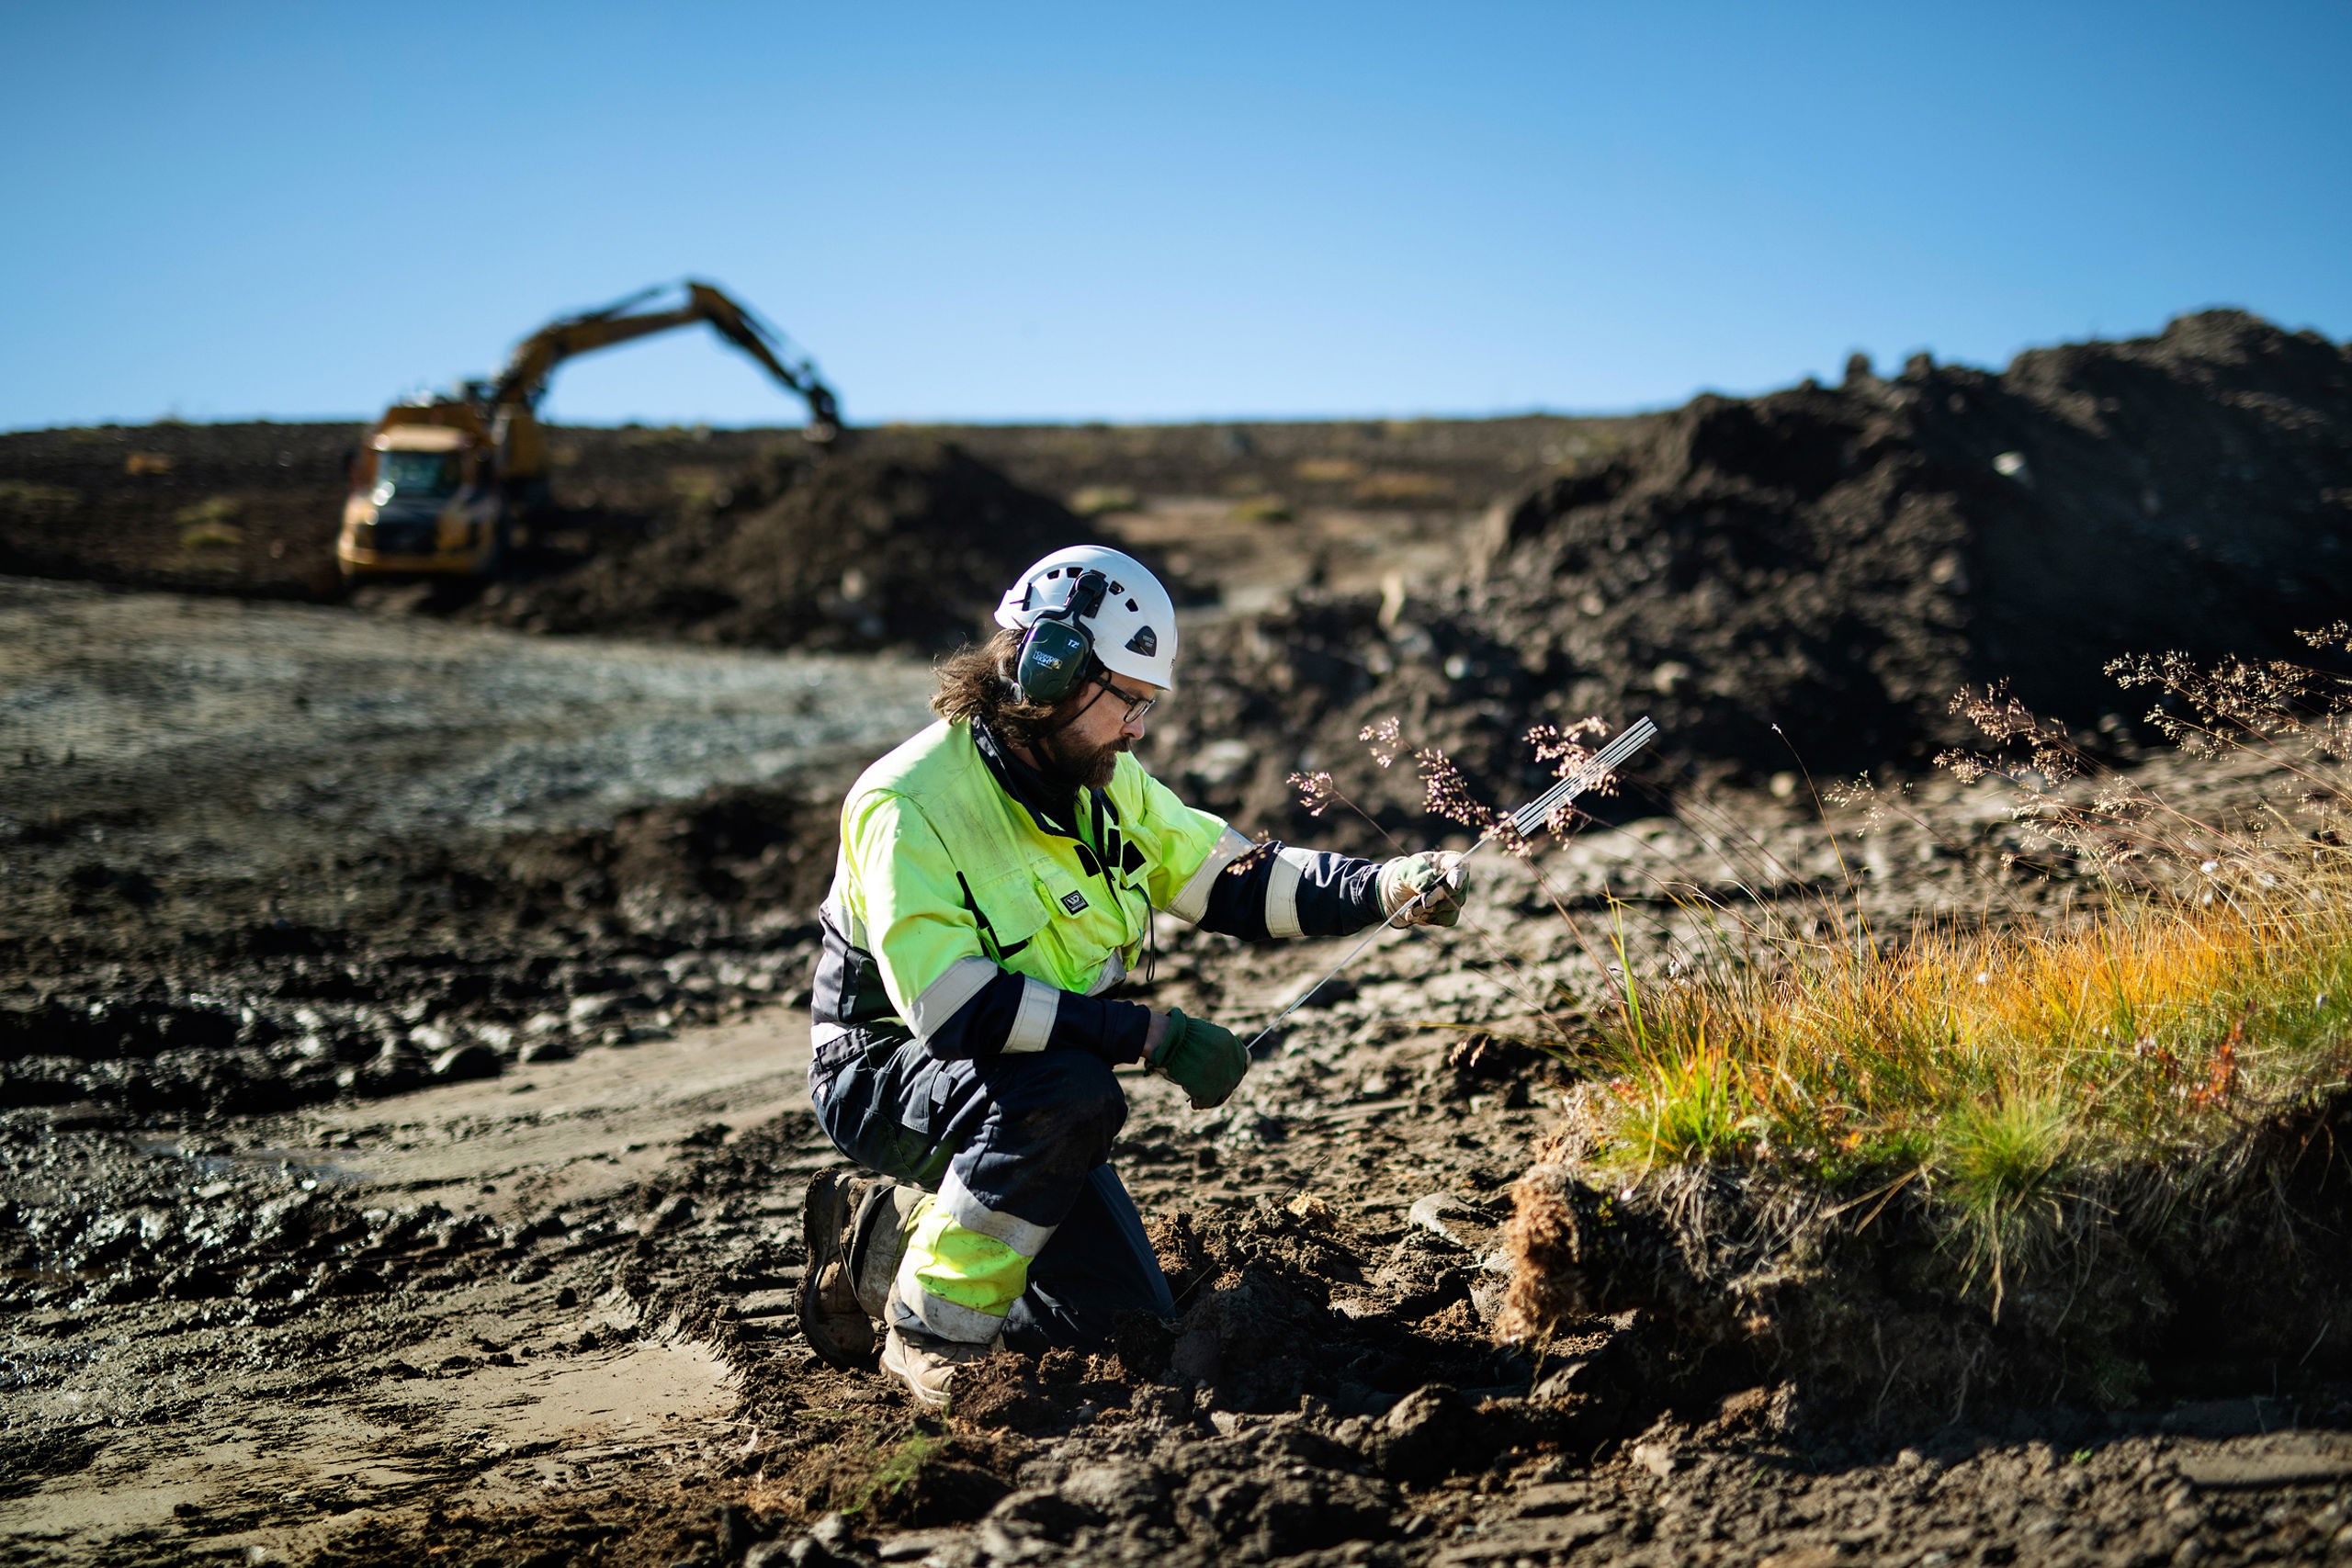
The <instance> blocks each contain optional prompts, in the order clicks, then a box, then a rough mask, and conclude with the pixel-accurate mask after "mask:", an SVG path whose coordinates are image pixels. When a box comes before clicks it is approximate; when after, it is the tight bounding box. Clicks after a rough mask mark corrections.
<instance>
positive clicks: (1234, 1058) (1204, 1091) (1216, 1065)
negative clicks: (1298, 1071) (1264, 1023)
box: [1148, 1008, 1250, 1111]
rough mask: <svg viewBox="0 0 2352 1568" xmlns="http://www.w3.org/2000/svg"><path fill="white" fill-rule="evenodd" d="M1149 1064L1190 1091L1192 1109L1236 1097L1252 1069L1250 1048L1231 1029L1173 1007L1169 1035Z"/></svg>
mask: <svg viewBox="0 0 2352 1568" xmlns="http://www.w3.org/2000/svg"><path fill="white" fill-rule="evenodd" d="M1148 1066H1150V1068H1151V1070H1152V1071H1153V1072H1155V1073H1158V1074H1159V1075H1161V1076H1162V1077H1166V1078H1169V1079H1170V1080H1172V1081H1173V1082H1174V1083H1175V1085H1176V1087H1177V1088H1179V1089H1182V1090H1183V1091H1184V1092H1185V1093H1186V1094H1188V1095H1190V1096H1191V1097H1192V1100H1193V1110H1195V1111H1206V1110H1207V1109H1208V1108H1209V1107H1210V1106H1212V1105H1223V1104H1224V1103H1225V1102H1226V1101H1227V1100H1230V1099H1231V1098H1233V1091H1234V1089H1235V1088H1237V1087H1238V1085H1239V1084H1240V1082H1241V1075H1242V1074H1244V1073H1246V1072H1248V1071H1249V1070H1250V1052H1249V1049H1248V1048H1247V1047H1246V1046H1244V1045H1243V1044H1242V1043H1241V1038H1240V1036H1238V1035H1237V1034H1235V1033H1234V1032H1233V1031H1231V1030H1230V1029H1219V1028H1218V1027H1217V1026H1216V1024H1214V1023H1211V1022H1210V1021H1208V1020H1207V1019H1204V1018H1187V1017H1185V1016H1184V1014H1183V1012H1182V1010H1180V1009H1177V1008H1170V1009H1169V1010H1168V1037H1167V1038H1166V1039H1165V1040H1162V1041H1161V1042H1160V1043H1159V1049H1158V1050H1157V1051H1154V1052H1153V1053H1152V1054H1151V1060H1150V1062H1149V1064H1148Z"/></svg>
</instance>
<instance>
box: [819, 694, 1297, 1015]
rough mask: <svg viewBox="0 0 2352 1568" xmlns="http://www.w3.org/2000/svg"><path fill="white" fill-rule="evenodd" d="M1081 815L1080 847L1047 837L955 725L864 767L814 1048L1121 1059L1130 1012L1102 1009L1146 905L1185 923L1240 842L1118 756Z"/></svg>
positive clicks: (852, 801)
mask: <svg viewBox="0 0 2352 1568" xmlns="http://www.w3.org/2000/svg"><path fill="white" fill-rule="evenodd" d="M1079 809H1080V811H1082V812H1083V813H1084V815H1085V817H1086V818H1087V819H1086V820H1083V821H1080V822H1079V823H1076V824H1074V825H1073V826H1074V827H1075V828H1076V829H1077V836H1075V837H1072V836H1069V835H1065V834H1062V833H1058V832H1055V831H1053V830H1052V829H1049V828H1048V827H1047V826H1046V825H1045V824H1044V823H1043V822H1041V821H1040V820H1039V818H1038V817H1037V816H1036V814H1035V813H1034V812H1033V811H1032V810H1031V809H1030V808H1029V807H1026V806H1024V805H1023V804H1022V803H1021V802H1019V801H1017V800H1015V799H1014V798H1013V797H1012V795H1010V794H1008V793H1007V792H1006V790H1005V788H1004V787H1003V786H1002V785H1001V784H1000V783H999V780H998V778H997V775H996V774H995V773H993V772H991V770H990V768H989V763H988V761H987V760H986V759H985V758H983V757H982V756H981V754H980V750H979V748H978V746H977V745H976V744H975V741H974V737H973V733H972V730H971V728H970V727H969V726H968V725H965V724H947V723H944V722H943V723H939V724H934V725H933V726H931V727H930V728H927V729H925V730H923V731H922V733H921V734H919V735H917V736H915V737H914V738H913V739H910V740H909V741H907V742H906V743H905V744H904V745H902V746H900V747H899V748H898V750H894V751H892V752H891V753H890V754H889V755H888V756H886V757H884V758H883V759H882V760H881V761H877V762H876V763H875V764H874V765H873V766H872V767H870V768H868V769H867V770H866V771H865V773H864V774H863V775H862V776H861V777H860V778H859V779H858V781H857V784H856V785H855V786H854V788H853V789H852V790H851V791H850V794H849V798H848V799H847V800H846V801H844V802H843V804H842V842H841V852H840V857H839V859H838V860H837V861H836V862H835V864H834V872H833V886H832V890H831V893H830V894H829V895H828V896H827V898H826V900H825V907H824V910H823V914H822V925H823V929H824V938H825V951H824V953H823V954H822V955H821V956H820V959H819V964H818V976H817V985H816V987H815V995H814V996H813V997H812V998H811V1001H812V1008H813V1010H814V1012H815V1015H816V1021H817V1032H818V1038H817V1043H818V1045H819V1048H820V1050H821V1049H822V1048H823V1046H824V1045H825V1044H826V1043H828V1042H829V1041H830V1040H831V1039H832V1038H835V1037H837V1036H838V1035H839V1034H841V1033H842V1032H845V1031H848V1030H852V1029H876V1028H881V1029H886V1030H888V1029H893V1028H894V1026H895V1028H896V1029H903V1030H904V1031H905V1032H908V1033H910V1034H912V1035H913V1036H914V1037H916V1038H917V1039H919V1040H922V1041H923V1042H924V1043H925V1044H926V1045H927V1046H929V1047H930V1048H931V1049H932V1050H933V1053H934V1054H936V1055H949V1056H981V1055H994V1054H995V1053H996V1052H998V1051H1000V1050H1001V1051H1039V1050H1044V1049H1046V1047H1047V1046H1048V1045H1058V1044H1084V1045H1087V1046H1089V1047H1090V1048H1092V1049H1096V1050H1099V1051H1103V1052H1104V1054H1106V1055H1115V1056H1117V1057H1119V1058H1120V1059H1133V1056H1134V1055H1136V1053H1137V1052H1139V1051H1140V1048H1141V1044H1142V1032H1143V1028H1144V1025H1145V1023H1146V1021H1147V1020H1146V1017H1145V1014H1144V1010H1143V1009H1141V1008H1139V1007H1136V1006H1135V1005H1134V1004H1132V1003H1118V1002H1104V1001H1102V1000H1099V999H1098V998H1102V996H1103V993H1104V992H1105V991H1108V990H1109V989H1110V988H1111V987H1113V986H1114V985H1116V984H1117V983H1118V982H1119V981H1120V980H1121V979H1123V978H1124V977H1125V975H1126V973H1127V971H1128V969H1129V968H1131V967H1132V966H1133V965H1134V964H1136V961H1137V959H1138V957H1139V955H1140V953H1141V951H1142V947H1143V944H1144V942H1145V941H1146V938H1147V935H1148V931H1149V926H1150V920H1151V917H1152V912H1153V911H1154V910H1155V909H1160V910H1166V911H1167V912H1169V913H1170V914H1172V915H1175V916H1177V917H1178V918H1179V919H1185V920H1188V921H1195V922H1197V921H1198V920H1199V919H1201V917H1202V915H1203V914H1204V912H1205V911H1206V909H1207V908H1208V903H1209V896H1210V892H1211V888H1212V885H1213V884H1214V883H1215V882H1216V879H1217V877H1218V874H1220V873H1221V872H1223V871H1224V870H1226V868H1227V867H1228V866H1230V865H1231V864H1232V863H1233V862H1234V861H1235V860H1236V859H1238V857H1240V856H1241V855H1243V854H1244V853H1246V852H1249V851H1250V848H1251V847H1252V846H1251V845H1250V840H1247V839H1245V838H1243V837H1242V836H1241V835H1240V834H1239V833H1237V832H1235V831H1234V830H1233V829H1231V828H1228V827H1227V825H1226V824H1225V822H1224V821H1223V820H1222V819H1220V818H1216V817H1214V816H1212V815H1210V814H1209V813H1208V812H1205V811H1198V810H1194V809H1193V807H1188V806H1186V805H1185V804H1184V803H1183V802H1182V801H1180V800H1178V799H1177V798H1176V796H1175V795H1174V794H1173V793H1171V792H1170V790H1169V789H1168V788H1167V787H1166V786H1165V785H1163V784H1160V783H1159V781H1158V780H1156V779H1154V778H1153V777H1152V776H1151V775H1150V774H1149V773H1146V772H1145V771H1144V769H1143V766H1142V764H1141V763H1139V762H1137V761H1136V760H1135V759H1134V757H1132V756H1129V755H1122V756H1121V757H1120V758H1119V759H1118V762H1117V766H1116V769H1115V771H1114V773H1113V774H1112V778H1111V783H1110V785H1109V787H1108V788H1106V789H1102V790H1089V791H1083V792H1080V795H1079ZM1290 880H1291V882H1292V883H1293V884H1294V885H1295V883H1296V881H1297V874H1296V872H1295V870H1294V872H1293V874H1292V876H1291V878H1290ZM1057 1032H1059V1035H1060V1038H1058V1039H1057ZM1106 1047H1108V1049H1106Z"/></svg>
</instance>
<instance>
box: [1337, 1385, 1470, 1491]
mask: <svg viewBox="0 0 2352 1568" xmlns="http://www.w3.org/2000/svg"><path fill="white" fill-rule="evenodd" d="M1477 1427H1478V1414H1477V1412H1476V1411H1475V1410H1473V1409H1472V1408H1471V1406H1470V1402H1469V1401H1468V1400H1466V1399H1464V1398H1463V1397H1462V1395H1461V1394H1460V1393H1458V1392H1456V1391H1455V1390H1453V1389H1452V1388H1450V1387H1448V1386H1447V1385H1445V1384H1444V1383H1429V1384H1427V1385H1425V1386H1423V1387H1421V1388H1418V1389H1416V1390H1414V1391H1413V1392H1412V1393H1408V1394H1407V1395H1406V1396H1405V1397H1404V1398H1403V1399H1400V1400H1398V1401H1397V1404H1396V1405H1395V1407H1394V1408H1392V1409H1391V1410H1390V1411H1389V1412H1388V1414H1387V1415H1385V1416H1382V1417H1381V1419H1380V1424H1379V1425H1378V1426H1377V1427H1374V1429H1373V1433H1372V1436H1371V1438H1370V1439H1369V1440H1368V1441H1367V1442H1366V1444H1365V1452H1366V1456H1367V1457H1368V1458H1370V1459H1371V1460H1372V1461H1373V1462H1374V1464H1375V1465H1377V1466H1378V1467H1379V1470H1380V1472H1381V1474H1383V1475H1385V1476H1386V1477H1387V1478H1388V1479H1389V1480H1391V1481H1405V1482H1413V1483H1424V1482H1430V1481H1436V1480H1440V1479H1442V1478H1443V1477H1445V1476H1448V1475H1452V1474H1453V1473H1455V1472H1458V1471H1461V1470H1465V1469H1469V1468H1472V1467H1474V1466H1476V1465H1477V1464H1479V1463H1481V1462H1483V1460H1482V1455H1483V1452H1484V1450H1483V1447H1482V1445H1481V1444H1480V1442H1479V1441H1478V1438H1479V1433H1478V1430H1477Z"/></svg>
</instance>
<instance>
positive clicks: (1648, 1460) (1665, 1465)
mask: <svg viewBox="0 0 2352 1568" xmlns="http://www.w3.org/2000/svg"><path fill="white" fill-rule="evenodd" d="M1633 1461H1634V1463H1635V1464H1638V1465H1640V1466H1641V1467H1642V1468H1643V1469H1644V1470H1646V1471H1648V1472H1650V1473H1651V1474H1652V1475H1655V1476H1657V1478H1658V1479H1659V1480H1660V1481H1664V1480H1665V1479H1666V1478H1667V1477H1668V1476H1669V1475H1672V1474H1673V1473H1674V1472H1675V1471H1676V1470H1678V1469H1679V1468H1680V1461H1678V1460H1677V1459H1676V1458H1675V1457H1674V1455H1673V1454H1672V1453H1670V1452H1668V1450H1667V1449H1666V1448H1665V1446H1664V1445H1662V1444H1659V1443H1635V1444H1634V1449H1633Z"/></svg>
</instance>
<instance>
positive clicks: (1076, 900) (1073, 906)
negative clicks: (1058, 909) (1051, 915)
mask: <svg viewBox="0 0 2352 1568" xmlns="http://www.w3.org/2000/svg"><path fill="white" fill-rule="evenodd" d="M1062 908H1065V909H1068V910H1069V912H1070V913H1071V914H1073V915H1075V914H1077V913H1078V912H1079V911H1080V909H1083V908H1086V895H1085V894H1083V893H1076V892H1072V893H1065V894H1063V895H1062Z"/></svg>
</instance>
